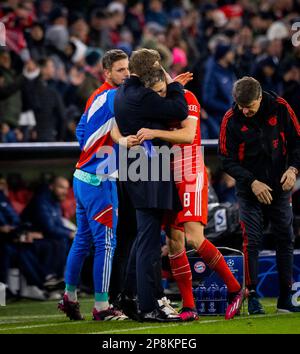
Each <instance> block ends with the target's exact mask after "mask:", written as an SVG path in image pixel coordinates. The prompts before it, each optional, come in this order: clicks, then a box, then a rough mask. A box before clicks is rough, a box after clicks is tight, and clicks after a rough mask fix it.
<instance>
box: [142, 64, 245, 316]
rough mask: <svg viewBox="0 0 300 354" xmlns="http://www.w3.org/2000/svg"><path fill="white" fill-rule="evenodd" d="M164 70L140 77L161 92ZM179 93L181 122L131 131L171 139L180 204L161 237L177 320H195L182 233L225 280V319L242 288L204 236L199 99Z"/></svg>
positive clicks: (238, 300) (235, 309)
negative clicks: (178, 303)
mask: <svg viewBox="0 0 300 354" xmlns="http://www.w3.org/2000/svg"><path fill="white" fill-rule="evenodd" d="M166 75H168V74H167V73H166V72H165V71H164V70H163V69H162V68H156V69H153V71H151V73H149V75H146V76H145V77H143V78H141V79H142V81H143V82H144V84H145V86H147V87H150V88H152V89H153V90H154V91H156V92H157V93H158V94H159V95H161V96H165V95H166V89H167V85H166ZM190 79H191V77H190V76H189V74H186V75H184V74H183V75H181V76H180V77H179V78H177V79H176V80H178V81H179V82H181V83H183V84H185V83H186V82H187V81H189V80H190ZM169 80H170V78H169ZM185 98H186V100H187V103H188V108H189V113H188V117H187V118H186V119H185V120H184V121H182V122H181V123H176V122H175V123H174V125H173V126H172V127H170V130H155V129H147V128H142V129H141V130H140V131H139V132H138V133H137V137H138V139H139V140H140V143H142V142H143V141H145V140H152V139H155V138H158V139H162V140H165V141H168V142H170V143H171V144H173V148H172V149H173V151H174V162H173V168H174V178H175V182H176V187H177V190H178V194H179V197H180V199H181V202H182V206H183V209H182V210H181V211H180V212H179V213H178V214H177V215H176V218H175V220H174V218H173V219H172V222H171V231H170V235H169V236H170V237H168V241H167V242H168V246H169V258H170V264H171V269H172V274H173V276H174V278H175V280H176V282H177V285H178V288H179V290H180V293H181V296H182V300H183V307H182V310H181V314H180V316H181V318H182V320H183V321H192V320H195V319H198V314H197V310H196V308H195V302H194V297H193V291H192V273H191V269H190V265H189V262H188V258H187V255H186V251H185V238H186V240H187V242H188V244H189V245H191V246H192V247H193V248H194V249H195V250H196V252H197V254H198V255H199V256H200V257H202V259H203V260H204V262H205V263H206V264H207V265H208V266H209V267H210V268H211V269H212V270H214V271H215V272H216V273H217V274H218V275H219V276H220V277H221V279H222V280H223V281H224V283H225V284H226V285H227V288H228V294H229V295H228V301H229V305H228V307H227V310H226V314H225V318H226V319H231V318H233V317H234V316H235V314H236V313H237V312H238V311H239V309H240V307H241V305H242V302H243V299H244V292H243V289H242V288H241V285H240V284H239V282H238V281H237V280H236V279H235V277H234V276H233V274H232V273H231V271H230V269H229V267H228V265H227V263H226V261H225V259H224V257H223V256H222V254H221V253H220V251H219V250H218V249H217V248H216V247H215V246H214V245H213V244H212V243H211V242H210V241H209V240H207V239H206V238H205V236H204V227H205V225H206V223H207V209H208V183H207V173H206V168H205V165H204V162H203V158H202V153H201V150H200V149H201V135H200V104H199V102H198V100H197V98H196V97H195V96H194V94H193V93H192V92H190V91H187V90H185Z"/></svg>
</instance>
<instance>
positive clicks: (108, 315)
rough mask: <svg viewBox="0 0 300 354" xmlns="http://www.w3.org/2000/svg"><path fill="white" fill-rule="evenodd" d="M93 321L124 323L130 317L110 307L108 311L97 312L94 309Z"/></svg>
mask: <svg viewBox="0 0 300 354" xmlns="http://www.w3.org/2000/svg"><path fill="white" fill-rule="evenodd" d="M93 320H95V321H124V320H128V317H127V316H125V315H124V313H123V312H122V311H119V310H116V309H115V308H113V307H109V308H108V309H107V310H102V311H97V310H96V309H95V308H94V309H93Z"/></svg>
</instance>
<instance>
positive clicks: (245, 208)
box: [219, 77, 300, 314]
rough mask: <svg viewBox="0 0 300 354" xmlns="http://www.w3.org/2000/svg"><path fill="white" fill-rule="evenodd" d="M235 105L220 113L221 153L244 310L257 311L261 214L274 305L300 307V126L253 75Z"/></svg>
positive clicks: (241, 84)
mask: <svg viewBox="0 0 300 354" xmlns="http://www.w3.org/2000/svg"><path fill="white" fill-rule="evenodd" d="M233 97H234V100H235V105H234V107H233V108H232V109H230V110H229V111H228V112H227V113H226V114H225V116H224V118H223V121H222V125H221V132H220V139H219V154H220V158H221V160H222V162H223V168H224V170H225V172H227V173H228V174H229V175H231V176H232V177H233V178H235V179H236V182H237V183H236V187H237V197H238V202H239V206H240V220H241V226H242V231H243V239H244V244H243V247H244V254H245V260H246V285H247V287H248V289H249V290H250V294H249V301H248V311H249V313H250V314H261V313H264V310H263V308H262V306H261V304H260V303H259V300H258V297H257V294H256V286H257V283H258V252H259V248H260V242H261V239H262V229H263V217H264V216H267V217H268V219H269V221H270V223H271V225H272V231H273V234H274V237H276V241H277V249H276V257H277V268H278V274H279V298H278V302H277V309H278V311H281V312H298V311H300V307H295V306H294V305H293V304H292V301H291V297H292V296H291V286H292V269H293V248H294V234H293V228H292V219H293V213H292V207H291V190H292V188H293V186H294V184H295V181H296V175H297V174H298V171H299V169H300V125H299V122H298V120H297V117H296V115H295V113H294V112H293V110H292V108H291V107H290V106H289V104H288V103H287V102H286V101H285V100H284V99H282V98H281V97H278V96H277V95H275V94H273V93H267V92H265V91H262V89H261V86H260V83H259V82H258V81H257V80H255V79H254V78H252V77H243V78H242V79H240V80H238V81H237V82H236V83H235V85H234V88H233Z"/></svg>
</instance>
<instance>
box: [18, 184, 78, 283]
mask: <svg viewBox="0 0 300 354" xmlns="http://www.w3.org/2000/svg"><path fill="white" fill-rule="evenodd" d="M69 187H70V185H69V181H68V180H67V179H65V178H63V177H56V178H55V179H54V181H53V182H52V183H51V184H50V186H49V188H45V189H42V190H41V191H40V192H38V193H37V194H36V195H35V196H34V197H33V199H32V200H31V201H30V203H29V204H28V205H27V207H26V208H25V210H24V211H23V213H22V218H23V220H24V221H26V222H30V223H31V224H32V225H33V228H34V229H35V230H36V231H40V232H42V233H43V235H44V238H45V239H44V240H40V242H37V243H36V245H35V247H36V249H37V253H38V254H39V256H40V259H41V261H42V262H43V263H44V267H45V269H46V273H47V274H48V275H50V274H55V275H56V276H57V277H58V278H60V277H62V276H63V270H64V265H65V262H66V257H67V251H68V246H69V242H70V240H71V239H73V238H74V235H75V233H74V231H72V230H70V229H68V228H67V227H65V226H64V224H63V220H62V216H63V215H62V209H61V204H60V203H61V202H62V201H63V200H64V199H65V198H66V196H67V193H68V190H69ZM49 250H52V251H53V253H49ZM49 254H55V255H56V257H55V259H53V258H49V256H48V255H49Z"/></svg>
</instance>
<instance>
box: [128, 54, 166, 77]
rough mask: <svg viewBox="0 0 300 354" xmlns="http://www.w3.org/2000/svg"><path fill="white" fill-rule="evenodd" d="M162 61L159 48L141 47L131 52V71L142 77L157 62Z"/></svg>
mask: <svg viewBox="0 0 300 354" xmlns="http://www.w3.org/2000/svg"><path fill="white" fill-rule="evenodd" d="M160 61H161V57H160V55H159V53H158V51H157V50H155V49H147V48H141V49H138V50H135V51H134V52H133V53H132V54H131V57H130V60H129V71H130V73H131V74H136V75H138V76H139V77H141V76H144V75H146V74H147V73H148V72H149V71H150V70H151V69H152V68H153V65H154V64H155V63H156V62H158V63H160Z"/></svg>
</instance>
